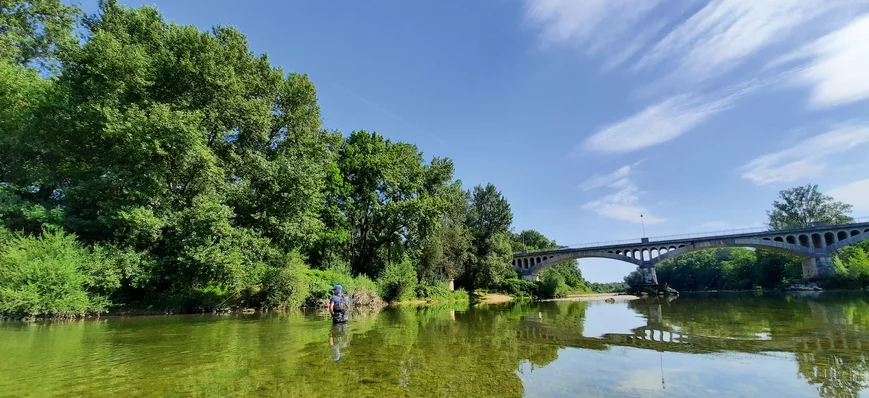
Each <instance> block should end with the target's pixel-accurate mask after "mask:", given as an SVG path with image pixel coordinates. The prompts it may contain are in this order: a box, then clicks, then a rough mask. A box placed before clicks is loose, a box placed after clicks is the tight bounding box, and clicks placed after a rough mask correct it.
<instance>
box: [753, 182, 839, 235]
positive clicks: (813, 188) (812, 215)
mask: <svg viewBox="0 0 869 398" xmlns="http://www.w3.org/2000/svg"><path fill="white" fill-rule="evenodd" d="M779 199H780V200H776V201H774V202H773V203H772V206H773V210H771V211H768V212H767V216H768V217H769V228H770V229H772V230H781V229H789V228H805V227H810V226H812V225H813V224H814V223H825V224H833V225H835V224H843V223H847V222H850V221H853V219H852V218H851V217H850V216H848V213H850V212H851V205H849V204H845V203H842V202H837V201H835V200H834V199H833V198H832V197H830V196H827V195H824V194H822V193H820V192H818V186H817V185H811V184H810V185H806V186H801V187H795V188H791V189H787V190H784V191H781V192H779Z"/></svg>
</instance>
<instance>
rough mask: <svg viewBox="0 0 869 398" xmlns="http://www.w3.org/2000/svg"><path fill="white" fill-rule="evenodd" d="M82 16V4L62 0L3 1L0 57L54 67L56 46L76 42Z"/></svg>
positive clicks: (17, 62)
mask: <svg viewBox="0 0 869 398" xmlns="http://www.w3.org/2000/svg"><path fill="white" fill-rule="evenodd" d="M80 16H81V10H79V9H78V7H75V6H71V5H67V4H64V3H63V2H62V1H61V0H3V1H0V60H9V61H11V62H13V63H16V64H19V65H30V64H31V63H33V62H36V63H38V64H39V66H42V67H53V66H54V55H53V53H54V51H55V49H57V47H58V46H69V45H74V44H75V41H76V40H75V37H74V36H73V34H72V32H73V28H74V23H75V21H76V19H77V18H79V17H80Z"/></svg>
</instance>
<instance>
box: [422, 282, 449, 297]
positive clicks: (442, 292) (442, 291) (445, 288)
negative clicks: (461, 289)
mask: <svg viewBox="0 0 869 398" xmlns="http://www.w3.org/2000/svg"><path fill="white" fill-rule="evenodd" d="M414 291H415V292H416V297H419V298H442V299H448V298H452V294H451V293H452V292H450V286H449V284H448V283H446V282H439V281H422V282H420V283H419V284H418V285H416V288H415V289H414Z"/></svg>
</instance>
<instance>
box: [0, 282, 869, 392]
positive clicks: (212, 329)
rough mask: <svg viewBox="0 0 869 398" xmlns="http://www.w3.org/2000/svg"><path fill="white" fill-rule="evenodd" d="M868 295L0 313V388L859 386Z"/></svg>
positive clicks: (867, 350)
mask: <svg viewBox="0 0 869 398" xmlns="http://www.w3.org/2000/svg"><path fill="white" fill-rule="evenodd" d="M867 357H869V296H867V295H865V294H835V293H824V294H820V295H817V294H816V295H814V296H793V295H783V294H776V295H772V294H770V295H756V294H732V293H731V294H723V293H722V294H697V295H683V296H682V297H679V298H676V299H672V300H665V299H649V300H635V301H630V302H616V303H614V304H609V303H604V302H548V303H521V302H520V303H507V304H500V305H481V306H476V307H469V306H468V305H434V306H428V307H409V306H405V307H398V308H387V309H385V310H383V311H381V312H379V313H372V314H362V313H360V314H356V315H355V316H354V318H353V320H352V321H351V323H350V324H349V325H348V326H347V328H346V329H340V328H333V327H332V325H331V323H330V321H329V320H328V319H327V318H326V317H325V316H324V315H322V314H316V313H307V314H303V313H292V314H267V315H258V314H251V315H241V314H237V315H183V316H159V317H133V318H103V319H100V320H86V321H76V322H59V323H50V322H41V323H40V322H37V323H21V322H0V396H4V397H6V396H9V397H13V396H14V397H20V396H125V397H132V396H293V397H302V396H305V397H308V396H311V397H314V396H331V397H342V396H347V397H380V398H385V397H426V396H433V397H441V396H455V397H485V396H496V397H520V396H527V397H577V396H593V397H605V396H643V397H656V396H661V397H663V396H667V397H674V396H675V397H681V396H685V397H694V396H733V397H744V396H761V395H764V396H787V397H817V396H825V397H826V396H831V397H832V396H869V363H867V360H869V358H867Z"/></svg>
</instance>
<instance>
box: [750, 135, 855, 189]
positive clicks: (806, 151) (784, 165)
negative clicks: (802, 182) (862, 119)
mask: <svg viewBox="0 0 869 398" xmlns="http://www.w3.org/2000/svg"><path fill="white" fill-rule="evenodd" d="M866 143H869V125H849V126H843V127H838V128H835V129H832V130H830V131H828V132H825V133H823V134H819V135H816V136H814V137H811V138H808V139H804V140H802V141H800V142H798V143H797V144H795V145H793V146H791V147H789V148H787V149H784V150H781V151H779V152H774V153H769V154H766V155H763V156H760V157H757V158H755V159H754V160H752V161H751V162H749V163H748V164H746V165H745V166H743V167H742V170H744V172H743V174H742V178H745V179H748V180H751V181H754V182H755V183H756V184H758V185H765V184H770V183H774V182H792V181H796V180H799V179H801V178H812V177H818V176H820V175H822V174H823V173H824V171H826V169H827V158H829V157H830V156H832V155H836V154H840V153H844V152H847V151H849V150H851V149H853V148H855V147H857V146H859V145H863V144H866Z"/></svg>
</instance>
